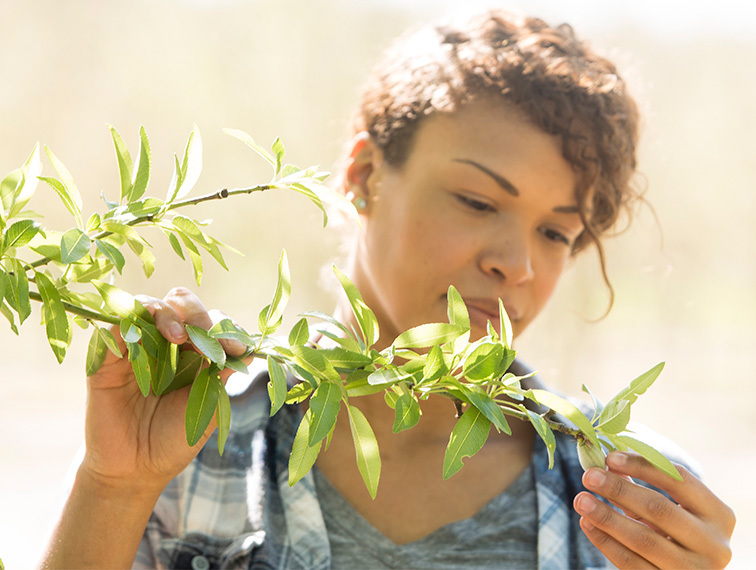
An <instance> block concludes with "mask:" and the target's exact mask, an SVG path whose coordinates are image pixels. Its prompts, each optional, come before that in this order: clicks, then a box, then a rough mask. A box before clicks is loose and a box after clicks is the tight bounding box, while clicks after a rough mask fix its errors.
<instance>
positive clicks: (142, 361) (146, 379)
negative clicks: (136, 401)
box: [126, 342, 152, 398]
mask: <svg viewBox="0 0 756 570" xmlns="http://www.w3.org/2000/svg"><path fill="white" fill-rule="evenodd" d="M126 346H127V347H128V349H129V360H130V361H131V369H132V370H133V371H134V377H135V378H136V381H137V386H139V390H140V391H141V392H142V396H144V397H145V398H146V397H147V396H149V395H150V385H151V381H150V378H151V377H152V373H151V370H150V357H149V355H148V354H147V351H145V350H144V348H143V347H142V346H141V345H139V343H136V342H134V343H127V344H126Z"/></svg>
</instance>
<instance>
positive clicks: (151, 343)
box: [137, 319, 168, 358]
mask: <svg viewBox="0 0 756 570" xmlns="http://www.w3.org/2000/svg"><path fill="white" fill-rule="evenodd" d="M137 321H138V324H139V328H140V330H141V331H142V346H144V349H145V350H146V351H147V354H149V355H150V356H151V357H152V358H157V357H158V354H159V353H160V350H161V349H160V346H161V345H162V344H164V343H166V342H168V341H167V340H166V339H165V337H164V336H163V335H162V334H160V331H159V330H158V329H157V327H156V326H155V325H153V324H150V323H148V322H146V321H145V320H143V319H137Z"/></svg>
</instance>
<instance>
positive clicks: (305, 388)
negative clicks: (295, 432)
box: [286, 382, 312, 437]
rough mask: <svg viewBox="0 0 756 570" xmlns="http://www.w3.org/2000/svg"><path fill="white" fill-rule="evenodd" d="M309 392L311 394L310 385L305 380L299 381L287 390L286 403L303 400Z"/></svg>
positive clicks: (297, 402) (296, 402) (295, 402)
mask: <svg viewBox="0 0 756 570" xmlns="http://www.w3.org/2000/svg"><path fill="white" fill-rule="evenodd" d="M310 394H312V386H310V384H308V383H307V382H300V383H299V384H295V385H294V386H292V387H291V389H290V390H289V391H288V393H287V394H286V403H287V404H299V403H300V402H303V401H305V400H306V399H307V397H308V396H309V395H310ZM308 429H309V428H308ZM307 433H309V432H307ZM308 437H309V436H308Z"/></svg>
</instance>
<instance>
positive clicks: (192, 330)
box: [184, 325, 226, 369]
mask: <svg viewBox="0 0 756 570" xmlns="http://www.w3.org/2000/svg"><path fill="white" fill-rule="evenodd" d="M184 328H185V329H186V334H188V335H189V338H190V339H191V341H192V344H194V346H195V347H197V350H199V351H200V352H201V353H202V354H204V355H205V356H207V358H209V359H210V360H211V361H212V362H214V363H215V364H216V365H217V366H218V368H220V369H223V367H224V365H225V364H226V352H225V351H224V350H223V347H222V346H221V343H220V342H218V341H217V340H215V339H214V338H213V337H212V336H210V334H209V333H208V332H207V331H206V330H205V329H203V328H201V327H195V326H193V325H184Z"/></svg>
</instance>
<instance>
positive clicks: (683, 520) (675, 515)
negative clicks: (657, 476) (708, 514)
mask: <svg viewBox="0 0 756 570" xmlns="http://www.w3.org/2000/svg"><path fill="white" fill-rule="evenodd" d="M583 484H584V485H585V487H586V489H588V490H589V491H593V492H595V493H597V494H599V495H601V496H602V497H604V498H605V499H608V500H609V501H611V502H612V503H613V504H615V505H618V506H619V507H620V508H621V509H623V510H628V511H630V512H632V513H633V515H634V517H633V518H636V519H639V520H640V521H647V522H648V523H650V525H652V526H653V527H654V528H652V529H651V530H652V531H653V530H655V529H658V530H659V531H660V532H661V535H663V536H665V537H666V536H671V537H672V538H674V539H675V540H676V541H678V542H679V543H680V544H682V545H683V546H684V547H685V548H687V549H689V550H695V549H696V548H697V547H700V546H701V545H702V544H705V543H706V542H707V541H708V540H710V537H709V534H710V529H709V528H708V527H707V526H706V525H705V524H704V523H703V522H702V521H700V520H699V519H698V518H697V517H696V516H695V515H693V514H692V513H690V512H688V511H687V510H685V509H684V508H682V507H681V506H680V505H678V504H677V503H674V502H672V501H670V500H669V499H668V498H667V497H665V496H664V495H662V494H661V493H659V492H657V491H654V490H652V489H648V488H646V487H642V486H641V485H638V484H637V483H633V482H630V481H628V480H627V479H625V478H624V477H622V476H620V475H616V474H614V473H610V472H608V471H605V470H603V469H589V470H588V471H586V472H585V473H584V474H583ZM627 528H630V527H627Z"/></svg>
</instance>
